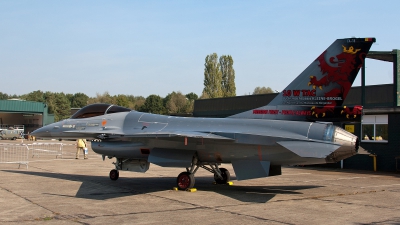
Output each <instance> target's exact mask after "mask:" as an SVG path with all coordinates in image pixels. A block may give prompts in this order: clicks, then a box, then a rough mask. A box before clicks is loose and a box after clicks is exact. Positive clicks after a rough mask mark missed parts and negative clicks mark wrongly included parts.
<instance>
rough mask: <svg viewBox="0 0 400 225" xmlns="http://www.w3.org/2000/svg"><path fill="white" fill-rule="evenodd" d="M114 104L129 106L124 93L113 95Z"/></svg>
mask: <svg viewBox="0 0 400 225" xmlns="http://www.w3.org/2000/svg"><path fill="white" fill-rule="evenodd" d="M115 104H116V105H119V106H122V107H126V108H128V107H129V99H128V97H126V95H117V96H115Z"/></svg>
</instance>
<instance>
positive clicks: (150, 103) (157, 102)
mask: <svg viewBox="0 0 400 225" xmlns="http://www.w3.org/2000/svg"><path fill="white" fill-rule="evenodd" d="M139 111H142V112H149V113H154V114H162V113H163V112H164V111H165V108H164V105H163V99H162V98H161V97H160V96H159V95H150V96H148V97H147V98H146V101H145V102H144V104H143V105H142V106H141V107H140V110H139Z"/></svg>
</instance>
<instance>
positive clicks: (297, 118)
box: [32, 38, 375, 190]
mask: <svg viewBox="0 0 400 225" xmlns="http://www.w3.org/2000/svg"><path fill="white" fill-rule="evenodd" d="M374 42H375V38H346V39H338V40H336V41H335V42H334V43H333V44H332V45H331V46H330V47H328V49H326V50H325V51H324V52H323V53H322V54H321V55H320V56H318V57H317V58H316V59H315V60H314V61H313V62H312V63H311V65H310V66H308V67H307V68H306V69H305V70H304V71H303V72H302V73H301V74H300V75H299V76H298V77H297V78H296V79H295V80H294V81H293V82H292V83H291V84H289V86H287V88H285V89H284V90H283V91H282V92H280V93H279V94H278V95H277V96H276V98H275V99H273V100H272V101H271V102H270V103H269V104H268V105H266V106H264V107H261V108H257V109H253V110H250V111H247V112H243V113H240V114H237V115H233V116H230V117H227V118H183V117H174V116H164V115H156V114H149V113H143V112H138V111H134V110H131V109H127V108H123V107H120V106H116V105H109V104H93V105H88V106H86V107H84V108H82V109H81V110H79V111H78V112H76V113H75V114H74V115H73V116H72V117H71V118H69V119H66V120H63V121H60V122H56V123H53V124H50V125H47V126H44V127H42V128H39V129H37V130H36V131H34V132H33V133H32V135H34V136H36V137H40V138H68V139H71V138H72V139H73V138H76V139H78V138H86V139H101V140H102V141H101V142H92V149H93V151H94V152H96V153H98V154H101V155H102V156H103V160H104V159H105V157H108V158H110V159H111V158H115V159H116V162H115V163H114V164H115V169H113V170H111V171H110V174H109V176H110V178H111V180H117V179H118V177H119V171H120V170H121V171H135V172H143V173H144V172H146V171H147V170H148V169H149V166H150V163H154V164H156V165H159V166H163V167H182V168H185V171H184V172H182V173H180V174H179V175H178V177H177V186H178V189H180V190H185V189H190V188H193V187H194V184H195V177H194V175H195V174H196V171H197V170H198V169H199V168H203V169H205V170H208V171H210V172H211V173H213V174H214V179H215V182H216V183H218V184H224V183H227V182H228V181H229V180H230V173H229V171H228V170H226V169H225V168H220V167H219V166H220V165H221V163H232V166H233V169H234V171H235V174H236V178H237V179H238V180H245V179H252V178H259V177H267V176H275V175H280V174H281V165H309V164H321V163H334V162H338V161H340V160H342V159H345V158H347V157H350V156H352V155H354V154H356V153H357V151H358V149H359V140H358V138H357V136H355V135H353V134H351V133H349V132H347V131H345V130H343V129H342V128H340V127H336V126H334V125H332V123H329V122H333V121H355V120H356V121H357V120H360V117H361V114H362V107H361V106H352V107H349V106H343V101H344V99H345V97H346V95H347V93H348V92H349V90H350V87H351V85H352V83H353V81H354V79H355V77H356V76H357V73H358V71H359V69H360V68H361V67H362V64H363V63H364V60H365V57H366V55H367V54H368V51H369V49H370V47H371V45H372V43H374Z"/></svg>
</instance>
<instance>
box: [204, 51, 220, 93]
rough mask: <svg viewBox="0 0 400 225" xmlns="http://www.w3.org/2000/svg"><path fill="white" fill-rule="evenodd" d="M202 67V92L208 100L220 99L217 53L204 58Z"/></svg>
mask: <svg viewBox="0 0 400 225" xmlns="http://www.w3.org/2000/svg"><path fill="white" fill-rule="evenodd" d="M204 67H205V68H204V89H203V92H204V93H205V94H207V95H208V96H209V97H210V98H218V97H222V96H223V93H222V87H221V84H222V74H221V71H220V64H219V63H218V55H217V53H213V54H211V55H207V56H206V59H205V63H204Z"/></svg>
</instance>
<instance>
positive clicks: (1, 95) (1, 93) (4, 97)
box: [0, 92, 9, 100]
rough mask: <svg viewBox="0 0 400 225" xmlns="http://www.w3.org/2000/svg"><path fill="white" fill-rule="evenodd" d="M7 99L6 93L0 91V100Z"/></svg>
mask: <svg viewBox="0 0 400 225" xmlns="http://www.w3.org/2000/svg"><path fill="white" fill-rule="evenodd" d="M7 99H9V96H8V94H6V93H3V92H0V100H7Z"/></svg>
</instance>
